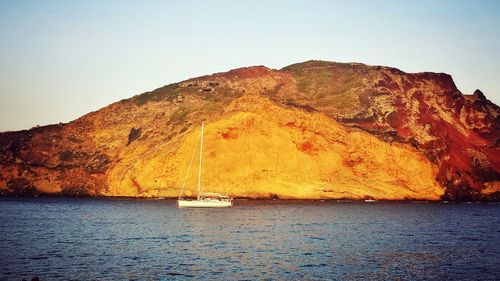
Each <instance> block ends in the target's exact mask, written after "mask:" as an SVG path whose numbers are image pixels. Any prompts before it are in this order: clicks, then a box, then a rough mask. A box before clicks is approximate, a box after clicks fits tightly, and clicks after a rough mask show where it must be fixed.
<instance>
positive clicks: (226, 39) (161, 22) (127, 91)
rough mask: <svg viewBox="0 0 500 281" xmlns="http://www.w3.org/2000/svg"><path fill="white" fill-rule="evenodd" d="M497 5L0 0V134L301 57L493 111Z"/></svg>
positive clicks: (498, 57) (499, 87) (497, 74)
mask: <svg viewBox="0 0 500 281" xmlns="http://www.w3.org/2000/svg"><path fill="white" fill-rule="evenodd" d="M499 46H500V1H480V0H477V1H460V0H456V1H447V0H440V1H403V0H399V1H392V0H386V1H331V0H330V1H314V0H309V1H293V0H288V1H271V0H268V1H256V0H253V1H223V0H220V1H217V0H214V1H180V0H179V1H138V0H137V1H111V0H110V1H55V0H51V1H22V0H16V1H5V0H0V131H11V130H21V129H29V128H31V127H33V126H36V125H47V124H53V123H59V122H64V123H65V122H69V121H71V120H74V119H76V118H78V117H80V116H82V115H84V114H86V113H88V112H91V111H95V110H98V109H100V108H102V107H104V106H106V105H108V104H110V103H113V102H115V101H119V100H121V99H124V98H130V97H132V96H134V95H136V94H140V93H143V92H147V91H151V90H154V89H156V88H158V87H161V86H163V85H166V84H169V83H173V82H178V81H181V80H185V79H188V78H192V77H197V76H201V75H205V74H211V73H215V72H222V71H227V70H230V69H234V68H238V67H244V66H252V65H265V66H267V67H270V68H275V69H279V68H282V67H284V66H287V65H290V64H293V63H297V62H302V61H306V60H310V59H318V60H328V61H337V62H360V63H365V64H369V65H386V66H393V67H396V68H399V69H401V70H403V71H406V72H423V71H432V72H445V73H449V74H451V75H452V76H453V79H454V81H455V83H456V85H457V86H458V88H459V90H460V91H462V92H463V93H472V92H473V91H474V90H475V89H480V90H481V91H483V93H484V94H485V95H486V97H487V98H488V99H490V100H492V101H493V102H495V103H496V104H500V83H497V81H498V80H499V79H500V51H499V50H500V49H499Z"/></svg>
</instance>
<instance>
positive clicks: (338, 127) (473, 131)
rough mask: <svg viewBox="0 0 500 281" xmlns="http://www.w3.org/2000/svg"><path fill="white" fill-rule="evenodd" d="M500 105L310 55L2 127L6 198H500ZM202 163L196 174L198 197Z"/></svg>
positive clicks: (430, 80)
mask: <svg viewBox="0 0 500 281" xmlns="http://www.w3.org/2000/svg"><path fill="white" fill-rule="evenodd" d="M499 113H500V110H499V107H498V106H497V105H495V104H493V103H491V102H490V101H488V100H487V99H486V98H485V96H484V95H483V94H482V93H481V92H480V91H479V90H477V91H476V92H475V93H474V94H473V95H463V94H462V93H461V92H460V91H459V90H458V89H457V88H456V86H455V84H454V82H453V80H452V78H451V76H449V75H447V74H443V73H405V72H402V71H400V70H398V69H395V68H390V67H381V66H367V65H364V64H357V63H335V62H324V61H308V62H304V63H299V64H294V65H291V66H288V67H285V68H283V69H280V70H273V69H269V68H266V67H263V66H257V67H249V68H240V69H235V70H231V71H229V72H225V73H216V74H213V75H209V76H203V77H199V78H194V79H189V80H186V81H183V82H180V83H175V84H171V85H167V86H165V87H162V88H159V89H156V90H154V91H152V92H148V93H144V94H141V95H137V96H134V97H132V98H130V99H127V100H122V101H119V102H117V103H114V104H111V105H109V106H107V107H105V108H103V109H101V110H99V111H96V112H92V113H89V114H87V115H85V116H82V117H81V118H79V119H77V120H75V121H72V122H70V123H68V124H59V125H51V126H45V127H39V128H33V129H30V130H26V131H19V132H5V133H1V134H0V191H1V192H2V194H4V195H26V196H30V195H36V194H54V195H70V196H81V195H90V196H138V197H152V196H161V197H176V196H178V194H179V191H180V185H181V183H182V181H183V180H184V176H185V174H186V171H187V169H188V163H189V161H190V160H191V157H192V153H193V150H194V148H195V146H196V144H197V142H198V140H199V126H200V124H201V122H202V121H205V123H206V128H205V140H204V148H205V152H204V159H205V161H204V174H203V175H204V177H203V188H204V189H206V190H210V191H214V192H222V193H225V194H228V195H231V196H236V197H250V198H261V197H264V198H270V197H272V198H275V197H279V198H302V199H318V198H324V199H328V198H332V199H333V198H338V199H340V198H343V199H369V198H370V199H371V198H373V199H386V200H405V199H408V200H413V199H420V200H441V199H443V200H454V201H455V200H457V201H463V200H494V201H498V200H500V174H499V171H500V152H499V132H500V131H499V125H500V122H499ZM196 165H197V158H196V157H195V160H194V162H193V169H194V171H191V175H190V176H188V178H187V187H186V188H187V190H186V191H187V194H195V193H196V169H195V167H197V166H196Z"/></svg>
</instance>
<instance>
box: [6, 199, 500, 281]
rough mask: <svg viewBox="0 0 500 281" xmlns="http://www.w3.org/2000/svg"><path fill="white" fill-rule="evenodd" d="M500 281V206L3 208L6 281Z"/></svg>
mask: <svg viewBox="0 0 500 281" xmlns="http://www.w3.org/2000/svg"><path fill="white" fill-rule="evenodd" d="M35 276H36V277H39V278H40V280H177V279H178V280H500V205H498V204H486V203H481V204H465V203H461V204H444V203H411V202H408V203H394V202H392V203H384V202H376V203H363V202H328V201H327V202H318V201H307V202H303V201H294V202H283V201H236V202H235V206H234V207H233V208H226V209H177V208H176V207H175V201H174V200H137V199H135V200H134V199H68V198H32V199H20V198H19V199H18V198H2V199H0V280H22V279H23V278H25V279H27V280H31V278H33V277H35Z"/></svg>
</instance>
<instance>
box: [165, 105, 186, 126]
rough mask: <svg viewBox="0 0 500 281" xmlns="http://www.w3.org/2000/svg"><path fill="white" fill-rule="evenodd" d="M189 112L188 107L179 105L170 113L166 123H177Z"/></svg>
mask: <svg viewBox="0 0 500 281" xmlns="http://www.w3.org/2000/svg"><path fill="white" fill-rule="evenodd" d="M188 113H189V108H187V107H184V106H181V107H179V108H178V109H177V110H176V111H174V112H173V113H172V115H170V119H169V120H168V123H174V124H176V123H179V122H180V121H182V120H184V118H185V117H186V116H187V115H188Z"/></svg>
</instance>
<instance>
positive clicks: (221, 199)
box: [177, 122, 233, 208]
mask: <svg viewBox="0 0 500 281" xmlns="http://www.w3.org/2000/svg"><path fill="white" fill-rule="evenodd" d="M203 126H204V123H203V122H202V123H201V135H200V164H199V167H198V196H197V197H196V199H192V200H190V199H183V198H182V193H183V191H184V187H185V186H186V180H187V177H188V175H189V171H190V170H191V164H192V163H193V159H194V154H195V152H196V147H195V150H194V151H193V156H192V157H191V162H190V163H189V167H188V170H187V173H186V177H185V178H184V184H183V186H182V189H181V194H180V195H179V199H178V200H177V207H179V208H223V207H231V206H233V199H232V198H230V197H229V196H225V195H222V194H219V193H214V192H201V174H202V173H201V172H202V160H203ZM197 144H198V143H196V145H197ZM196 145H195V146H196Z"/></svg>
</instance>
